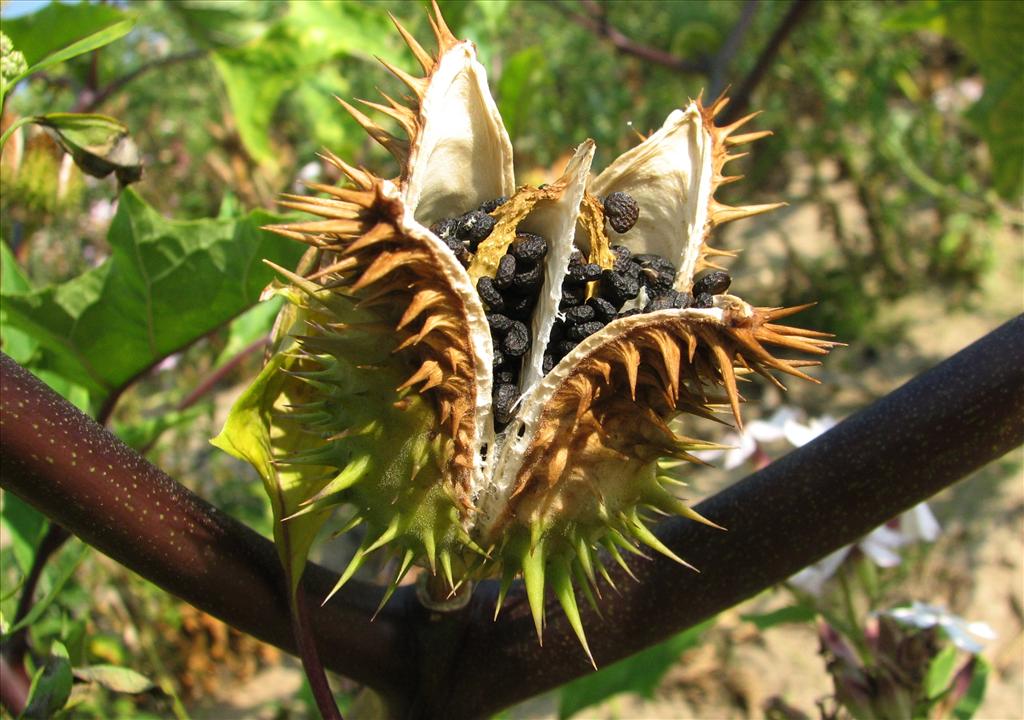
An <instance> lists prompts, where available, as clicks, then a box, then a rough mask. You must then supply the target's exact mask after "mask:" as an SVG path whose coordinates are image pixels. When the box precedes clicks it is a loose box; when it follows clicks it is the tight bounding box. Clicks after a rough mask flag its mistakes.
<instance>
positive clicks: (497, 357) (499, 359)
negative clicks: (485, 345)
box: [491, 348, 508, 371]
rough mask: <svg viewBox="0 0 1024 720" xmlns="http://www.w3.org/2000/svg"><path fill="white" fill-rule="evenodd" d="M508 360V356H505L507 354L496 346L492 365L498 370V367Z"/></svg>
mask: <svg viewBox="0 0 1024 720" xmlns="http://www.w3.org/2000/svg"><path fill="white" fill-rule="evenodd" d="M506 360H508V358H506V357H505V354H504V353H502V352H501V350H499V349H498V348H494V360H493V362H491V367H492V368H494V370H495V371H497V370H498V368H500V367H501V366H502V365H504V364H505V361H506Z"/></svg>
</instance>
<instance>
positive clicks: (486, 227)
mask: <svg viewBox="0 0 1024 720" xmlns="http://www.w3.org/2000/svg"><path fill="white" fill-rule="evenodd" d="M507 201H508V198H507V197H505V196H502V197H499V198H495V199H494V200H488V201H487V202H485V203H484V204H483V205H481V206H480V207H478V208H477V209H476V210H470V211H469V212H468V213H466V214H465V215H459V216H458V217H450V218H442V219H441V220H438V221H437V222H436V223H434V224H433V225H431V226H430V231H431V232H432V233H434V234H435V235H437V236H438V237H439V238H441V239H442V240H443V241H444V243H445V245H447V246H448V249H449V250H451V251H452V252H453V253H454V254H455V257H456V259H458V261H459V262H460V263H462V266H463V267H469V262H470V260H472V259H473V253H475V252H476V249H477V248H478V247H480V243H482V242H483V241H484V240H486V239H487V238H488V237H490V234H491V232H492V231H493V230H494V226H495V225H497V222H498V221H497V220H495V219H494V218H493V217H492V216H491V215H490V214H489V213H492V212H494V211H495V210H497V209H498V208H499V207H501V206H502V205H504V204H505V202H507Z"/></svg>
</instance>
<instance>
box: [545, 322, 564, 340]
mask: <svg viewBox="0 0 1024 720" xmlns="http://www.w3.org/2000/svg"><path fill="white" fill-rule="evenodd" d="M564 337H565V322H563V321H562V320H555V323H554V325H552V326H551V332H550V333H548V344H549V345H550V344H552V343H556V342H558V341H559V340H561V339H563V338H564Z"/></svg>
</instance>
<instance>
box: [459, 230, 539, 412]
mask: <svg viewBox="0 0 1024 720" xmlns="http://www.w3.org/2000/svg"><path fill="white" fill-rule="evenodd" d="M547 254H548V242H547V240H545V239H544V238H542V237H541V236H540V235H534V234H533V233H527V232H519V233H517V234H516V237H515V240H513V241H512V243H511V244H510V245H509V247H508V250H507V251H506V253H505V255H503V256H502V257H501V259H500V260H499V261H498V270H497V272H496V273H495V276H494V278H493V279H492V278H488V277H483V278H480V280H479V281H477V286H476V289H477V293H478V294H479V295H480V299H481V300H483V301H484V303H486V305H487V308H488V310H490V312H489V313H488V314H487V324H488V325H489V326H490V328H491V340H492V341H493V344H494V419H495V425H496V426H497V429H498V430H499V431H500V430H501V429H502V428H503V427H504V426H505V425H507V424H508V422H509V421H510V420H511V419H512V415H513V409H514V406H515V404H516V402H517V401H518V400H519V373H520V370H521V366H522V357H523V356H524V355H525V354H526V352H527V350H529V349H530V344H531V342H532V338H531V337H530V327H529V324H528V323H529V322H530V318H531V316H532V315H533V309H534V307H535V306H536V305H537V299H538V297H539V296H540V290H541V287H542V286H543V284H544V257H545V256H546V255H547Z"/></svg>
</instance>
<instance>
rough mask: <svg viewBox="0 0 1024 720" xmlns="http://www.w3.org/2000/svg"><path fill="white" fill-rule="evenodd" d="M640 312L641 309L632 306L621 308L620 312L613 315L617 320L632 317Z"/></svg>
mask: <svg viewBox="0 0 1024 720" xmlns="http://www.w3.org/2000/svg"><path fill="white" fill-rule="evenodd" d="M642 312H643V310H640V309H639V308H633V309H632V310H623V311H622V312H620V313H619V314H618V315H616V316H615V319H616V320H618V319H619V318H627V317H633V316H634V315H639V314H640V313H642Z"/></svg>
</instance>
